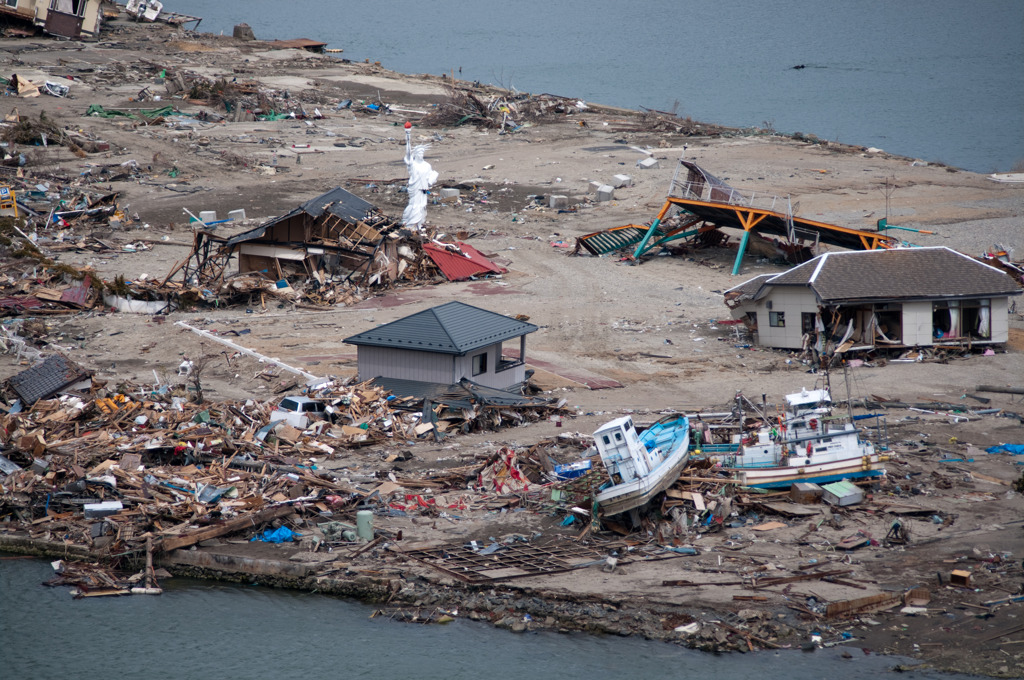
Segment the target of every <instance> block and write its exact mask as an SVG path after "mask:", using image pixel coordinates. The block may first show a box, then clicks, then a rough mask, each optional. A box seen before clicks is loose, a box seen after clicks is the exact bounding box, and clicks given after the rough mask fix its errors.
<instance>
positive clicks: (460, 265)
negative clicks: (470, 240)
mask: <svg viewBox="0 0 1024 680" xmlns="http://www.w3.org/2000/svg"><path fill="white" fill-rule="evenodd" d="M456 245H458V247H459V250H461V251H462V252H461V253H456V252H453V251H451V250H448V249H447V248H442V247H441V246H438V245H436V244H434V243H424V244H423V250H425V251H426V252H427V255H429V256H430V259H431V260H433V261H434V264H436V265H437V266H438V267H440V268H441V272H442V273H444V275H445V277H446V278H447V279H448V280H449V281H465V280H466V279H468V278H470V277H473V276H480V275H482V274H504V273H505V272H506V271H508V270H507V269H503V268H502V267H499V266H498V265H496V264H494V263H493V262H491V261H490V260H488V259H487V258H486V257H484V256H483V255H482V254H481V253H480V251H479V250H477V249H476V248H474V247H473V246H471V245H468V244H465V243H457V244H456Z"/></svg>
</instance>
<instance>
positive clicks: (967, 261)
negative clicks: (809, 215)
mask: <svg viewBox="0 0 1024 680" xmlns="http://www.w3.org/2000/svg"><path fill="white" fill-rule="evenodd" d="M1021 292H1022V291H1021V289H1020V288H1019V287H1018V286H1017V285H1016V283H1015V282H1014V280H1013V279H1012V278H1011V277H1010V276H1008V275H1007V274H1005V273H1004V272H1002V271H1000V270H998V269H996V268H995V267H991V266H989V265H987V264H984V263H982V262H979V261H977V260H975V259H974V258H971V257H969V256H967V255H964V254H962V253H958V252H956V251H954V250H951V249H949V248H946V247H929V248H900V249H893V250H868V251H849V252H832V253H826V254H824V255H819V256H818V257H815V258H814V259H812V260H809V261H807V262H805V263H804V264H801V265H799V266H797V267H794V268H792V269H790V270H788V271H785V272H783V273H781V274H763V275H761V276H757V277H754V278H753V279H750V280H748V281H746V282H744V283H742V284H740V285H738V286H735V287H734V288H730V289H729V290H727V291H725V303H726V305H727V306H728V307H729V308H730V309H731V310H732V316H733V318H736V319H741V320H743V321H744V322H745V323H746V325H747V326H748V327H749V328H750V329H751V330H753V331H755V338H756V341H757V344H759V345H763V346H767V347H776V348H780V349H809V348H813V349H816V350H817V351H819V352H821V353H823V354H826V355H829V354H833V353H840V352H845V351H855V350H871V349H881V348H886V347H888V348H894V349H900V348H911V347H928V346H950V345H953V346H965V347H969V346H972V345H979V344H985V345H987V344H998V343H1005V342H1006V341H1007V339H1008V337H1009V330H1008V329H1009V317H1008V309H1009V301H1010V298H1011V297H1012V296H1015V295H1020V294H1021Z"/></svg>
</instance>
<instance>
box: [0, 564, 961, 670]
mask: <svg viewBox="0 0 1024 680" xmlns="http://www.w3.org/2000/svg"><path fill="white" fill-rule="evenodd" d="M52 576H53V570H52V569H51V567H50V565H49V563H48V562H46V561H42V560H35V559H32V560H22V559H17V560H8V559H5V560H0V677H2V678H5V679H7V678H10V679H12V680H13V679H15V678H18V679H30V678H31V679H43V678H69V679H73V680H91V679H93V678H96V679H102V680H110V678H147V680H159V679H161V678H245V679H247V680H254V679H258V678H268V679H274V680H279V679H282V678H328V677H340V678H370V677H372V678H380V679H384V680H389V679H391V678H420V679H423V680H426V679H430V678H441V679H443V680H463V679H465V680H469V679H471V678H472V679H474V680H477V679H479V678H486V679H487V680H506V679H508V680H512V679H515V680H524V679H525V678H547V677H558V678H560V679H561V680H572V679H574V678H580V679H581V680H582V679H584V678H585V679H586V680H606V679H607V680H632V679H634V678H723V679H725V678H728V679H729V680H745V679H748V678H749V679H755V678H756V679H758V680H763V679H764V678H786V680H804V679H806V680H819V679H820V678H826V677H827V678H829V680H847V679H848V680H855V679H857V680H859V679H861V678H864V677H869V676H870V675H872V674H889V669H890V668H891V667H892V666H893V665H895V664H897V663H899V662H901V661H905V660H899V659H894V658H889V657H879V656H875V655H870V656H866V655H864V654H863V653H862V652H861V651H860V650H857V649H854V650H853V651H854V652H855V653H854V655H853V658H852V659H843V658H841V656H840V654H841V650H839V649H827V650H819V651H817V652H814V653H802V652H789V651H787V652H766V653H758V654H733V655H724V656H713V655H710V654H704V653H700V652H696V651H692V650H687V649H682V648H679V647H675V646H672V645H667V644H661V643H655V642H647V641H644V640H636V639H632V638H607V637H592V636H584V635H559V634H555V633H528V634H515V633H510V632H507V631H502V630H498V629H496V628H493V627H491V626H489V625H484V624H478V623H472V622H469V621H461V620H459V621H456V622H455V623H452V624H449V625H443V626H441V625H434V626H420V625H413V624H402V623H395V622H393V621H388V620H385V619H382V618H373V619H371V618H370V614H371V613H372V612H373V609H372V608H371V607H369V606H366V605H362V604H358V603H353V602H347V601H344V600H338V599H334V598H330V597H323V596H319V595H313V594H307V593H298V592H291V591H279V590H271V589H268V588H261V587H259V586H255V585H254V586H251V587H242V586H234V585H221V584H217V583H210V582H200V581H184V580H179V579H170V580H168V581H167V582H166V583H165V584H164V588H165V592H164V594H163V595H161V596H156V597H154V596H141V595H137V596H131V597H123V598H94V599H84V600H73V599H72V598H71V595H70V592H69V589H68V588H46V587H42V586H40V585H39V584H40V583H41V582H42V581H45V580H47V579H49V578H52ZM891 675H892V677H893V678H896V677H897V676H896V674H895V673H892V674H891ZM898 677H901V678H936V679H939V678H948V679H949V680H957V679H959V678H965V677H966V676H956V675H944V674H940V673H935V672H911V673H909V674H907V673H904V674H901V675H899V676H898Z"/></svg>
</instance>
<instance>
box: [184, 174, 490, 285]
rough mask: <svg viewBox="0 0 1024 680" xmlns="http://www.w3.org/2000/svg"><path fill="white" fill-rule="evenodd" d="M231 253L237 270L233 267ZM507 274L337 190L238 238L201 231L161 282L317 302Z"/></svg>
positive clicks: (463, 249) (462, 245) (457, 245)
mask: <svg viewBox="0 0 1024 680" xmlns="http://www.w3.org/2000/svg"><path fill="white" fill-rule="evenodd" d="M233 258H234V259H236V260H237V263H238V269H237V271H236V272H229V268H230V265H231V261H232V259H233ZM505 271H506V270H505V269H504V268H503V267H499V266H498V265H496V264H494V263H493V262H491V261H490V260H489V259H487V257H486V256H484V255H483V254H481V253H480V252H479V251H477V250H476V249H474V248H473V247H472V246H470V245H468V244H465V243H461V242H458V241H456V242H445V241H441V240H439V239H438V238H436V237H435V238H431V237H429V236H424V235H422V234H418V233H412V232H411V231H410V230H407V229H403V228H402V225H401V223H400V220H398V219H395V218H392V217H390V216H388V215H386V214H384V213H383V212H381V211H380V210H378V209H377V208H376V207H375V206H374V205H373V204H372V203H370V202H368V201H366V200H363V199H362V198H360V197H358V196H356V195H354V194H352V193H350V192H348V191H346V190H345V189H342V188H341V187H335V188H334V189H331V190H330V191H328V192H326V193H323V194H321V195H320V196H317V197H316V198H313V199H311V200H309V201H306V202H305V203H303V204H301V205H299V206H298V207H297V208H295V209H293V210H291V211H289V212H288V213H286V214H284V215H281V216H279V217H275V218H273V219H270V220H268V221H267V222H264V223H263V224H261V225H260V226H258V227H256V228H254V229H249V230H248V231H244V232H242V233H240V234H235V235H234V236H230V237H223V236H219V235H217V234H216V233H214V232H213V231H212V230H208V229H200V230H199V231H197V232H195V242H194V244H193V247H192V252H191V253H190V254H189V256H188V257H187V258H186V259H185V260H184V261H182V262H181V263H179V264H178V265H176V266H175V268H174V269H172V271H171V272H170V274H168V275H167V277H166V278H165V279H164V284H166V283H167V282H168V281H170V279H171V278H172V277H174V276H175V275H176V274H178V273H179V272H181V276H182V279H183V283H184V284H185V286H186V287H192V288H193V292H194V291H195V287H197V286H202V287H203V288H204V289H207V290H212V291H217V297H218V298H219V299H220V301H221V302H228V303H229V302H230V301H231V299H232V298H234V297H237V296H242V297H245V296H247V295H252V294H254V293H258V294H260V295H263V294H264V293H270V294H272V295H283V296H285V297H289V298H292V299H299V298H301V299H302V301H303V302H307V303H313V304H321V305H324V304H337V303H343V304H353V303H355V302H358V301H359V300H361V299H363V298H364V297H365V295H366V291H368V290H369V289H380V288H386V287H390V286H392V285H394V284H396V283H398V282H400V281H410V282H440V281H443V280H445V279H447V280H449V281H461V280H465V279H469V278H476V277H483V276H494V275H500V274H502V273H504V272H505ZM292 286H295V287H296V288H294V289H293V288H292ZM204 299H206V298H204Z"/></svg>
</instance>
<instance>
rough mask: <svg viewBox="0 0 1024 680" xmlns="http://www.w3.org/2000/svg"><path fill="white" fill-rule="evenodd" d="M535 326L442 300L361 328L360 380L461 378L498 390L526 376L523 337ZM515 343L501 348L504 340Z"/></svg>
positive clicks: (356, 341) (357, 339) (357, 340)
mask: <svg viewBox="0 0 1024 680" xmlns="http://www.w3.org/2000/svg"><path fill="white" fill-rule="evenodd" d="M536 330H537V327H536V326H534V325H533V324H532V323H527V322H525V321H521V320H520V319H515V318H513V317H509V316H504V315H502V314H498V313H496V312H491V311H488V310H486V309H481V308H479V307H474V306H472V305H467V304H465V303H464V302H448V303H446V304H443V305H439V306H437V307H431V308H430V309H425V310H423V311H422V312H417V313H416V314H412V315H411V316H407V317H405V318H402V319H399V320H398V321H392V322H391V323H388V324H384V325H382V326H378V327H377V328H374V329H371V330H368V331H364V332H362V333H359V334H357V335H353V336H351V337H349V338H345V340H344V342H346V343H347V344H350V345H355V346H356V347H357V348H358V362H359V376H360V378H361V379H363V380H368V379H371V378H389V379H400V380H412V381H418V382H426V383H440V384H442V385H453V384H456V383H458V382H459V381H461V380H463V379H466V380H469V381H472V382H473V383H475V384H477V385H483V386H484V387H492V388H496V389H499V390H509V389H515V388H516V387H517V386H519V385H521V384H522V383H523V382H524V381H525V379H526V369H525V360H526V336H527V334H529V333H533V332H534V331H536ZM510 340H511V341H513V342H515V341H517V340H518V342H515V344H516V345H517V347H514V348H513V347H509V348H504V347H503V343H505V342H506V341H510Z"/></svg>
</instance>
